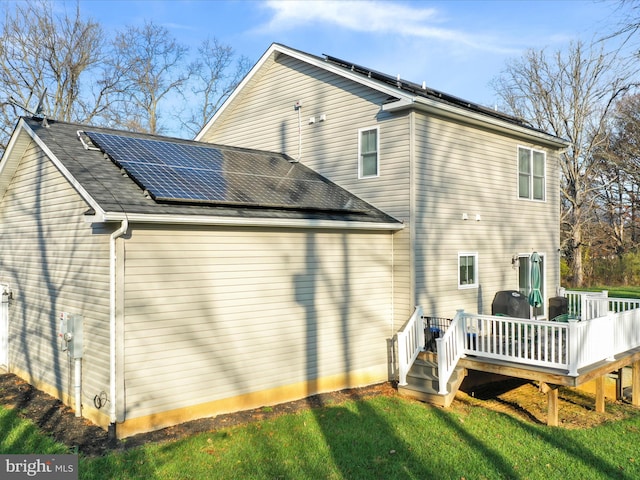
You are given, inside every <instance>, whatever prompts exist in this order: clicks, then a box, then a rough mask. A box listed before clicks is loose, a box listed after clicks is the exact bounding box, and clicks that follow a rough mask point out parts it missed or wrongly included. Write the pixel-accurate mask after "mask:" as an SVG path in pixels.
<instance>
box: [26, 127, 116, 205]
mask: <svg viewBox="0 0 640 480" xmlns="http://www.w3.org/2000/svg"><path fill="white" fill-rule="evenodd" d="M21 121H22V120H21ZM22 128H23V129H24V131H26V132H27V133H28V134H29V136H30V137H31V138H32V139H33V141H34V142H35V143H36V144H37V145H38V146H39V147H40V148H41V149H42V151H43V152H44V153H45V155H46V156H47V157H49V160H51V162H53V164H54V165H55V166H56V168H57V169H58V170H59V171H60V173H62V176H63V177H64V178H65V179H66V180H67V181H68V182H69V183H70V184H71V185H72V186H73V188H75V190H76V191H77V192H78V194H79V195H80V196H81V197H82V199H83V200H84V201H85V202H87V204H89V206H90V207H91V208H93V210H94V211H96V212H100V214H103V213H104V210H103V209H102V207H100V205H99V204H98V202H96V201H95V200H94V198H93V197H92V196H91V195H89V192H87V191H86V190H85V188H84V187H83V186H82V185H81V184H80V182H78V181H77V180H76V179H75V177H74V176H73V175H71V173H70V172H69V170H67V168H66V167H65V166H64V165H63V163H62V162H61V161H60V160H59V159H58V157H56V156H55V155H54V154H53V152H52V151H51V150H50V149H49V147H48V146H47V145H46V144H45V143H44V141H43V140H42V139H41V138H40V137H39V136H38V134H37V133H36V132H34V131H33V130H32V129H31V127H29V125H27V123H26V122H24V121H22Z"/></svg>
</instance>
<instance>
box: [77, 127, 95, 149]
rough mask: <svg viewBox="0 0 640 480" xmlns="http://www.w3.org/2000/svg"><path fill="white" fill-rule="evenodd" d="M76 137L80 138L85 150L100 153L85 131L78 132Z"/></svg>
mask: <svg viewBox="0 0 640 480" xmlns="http://www.w3.org/2000/svg"><path fill="white" fill-rule="evenodd" d="M76 135H77V136H78V140H80V143H82V146H83V147H84V149H85V150H95V151H98V152H99V151H100V149H99V148H98V147H96V145H95V144H94V143H93V141H92V140H91V138H89V136H88V135H87V134H86V133H84V131H83V130H78V131H77V132H76Z"/></svg>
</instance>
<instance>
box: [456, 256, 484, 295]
mask: <svg viewBox="0 0 640 480" xmlns="http://www.w3.org/2000/svg"><path fill="white" fill-rule="evenodd" d="M462 257H473V266H474V275H475V278H474V279H473V283H470V284H467V285H461V284H460V258H462ZM479 277H480V269H479V264H478V252H458V290H465V289H470V288H478V285H480V279H479Z"/></svg>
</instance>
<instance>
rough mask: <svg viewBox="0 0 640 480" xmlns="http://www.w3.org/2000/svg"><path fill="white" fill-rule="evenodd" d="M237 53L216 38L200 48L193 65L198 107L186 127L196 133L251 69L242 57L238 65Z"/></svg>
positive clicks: (193, 111) (193, 84)
mask: <svg viewBox="0 0 640 480" xmlns="http://www.w3.org/2000/svg"><path fill="white" fill-rule="evenodd" d="M234 60H235V52H234V51H233V48H232V47H231V46H229V45H224V44H222V43H220V42H219V41H218V40H217V39H216V38H213V39H206V40H204V41H203V42H202V44H201V45H200V47H199V48H198V59H197V60H196V61H195V62H194V63H193V64H192V65H191V69H192V73H193V75H192V88H191V92H192V93H193V95H194V104H195V106H196V107H195V108H194V109H192V111H191V113H190V115H189V118H188V119H187V120H186V121H185V122H184V127H185V128H186V129H187V130H188V131H189V132H191V133H192V134H193V135H195V134H197V133H198V132H199V131H200V130H202V128H203V127H204V126H205V125H206V124H207V122H208V121H209V120H210V119H211V117H213V114H214V113H215V112H216V110H218V108H219V107H220V105H221V104H222V103H223V102H224V101H225V100H226V99H227V98H228V97H229V95H230V94H231V92H233V90H234V89H235V88H236V86H237V85H238V83H240V81H241V80H242V78H243V77H244V76H245V75H246V74H247V72H248V71H249V68H250V67H251V65H250V63H249V60H248V59H247V58H246V57H244V56H242V57H240V58H238V59H237V60H236V61H235V63H234Z"/></svg>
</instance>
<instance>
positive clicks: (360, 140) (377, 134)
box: [358, 125, 380, 179]
mask: <svg viewBox="0 0 640 480" xmlns="http://www.w3.org/2000/svg"><path fill="white" fill-rule="evenodd" d="M370 130H375V131H376V147H377V151H376V174H375V175H367V176H363V175H362V132H368V131H370ZM379 176H380V127H379V126H378V125H375V126H373V127H364V128H359V129H358V178H359V179H361V178H362V179H365V178H378V177H379Z"/></svg>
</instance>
